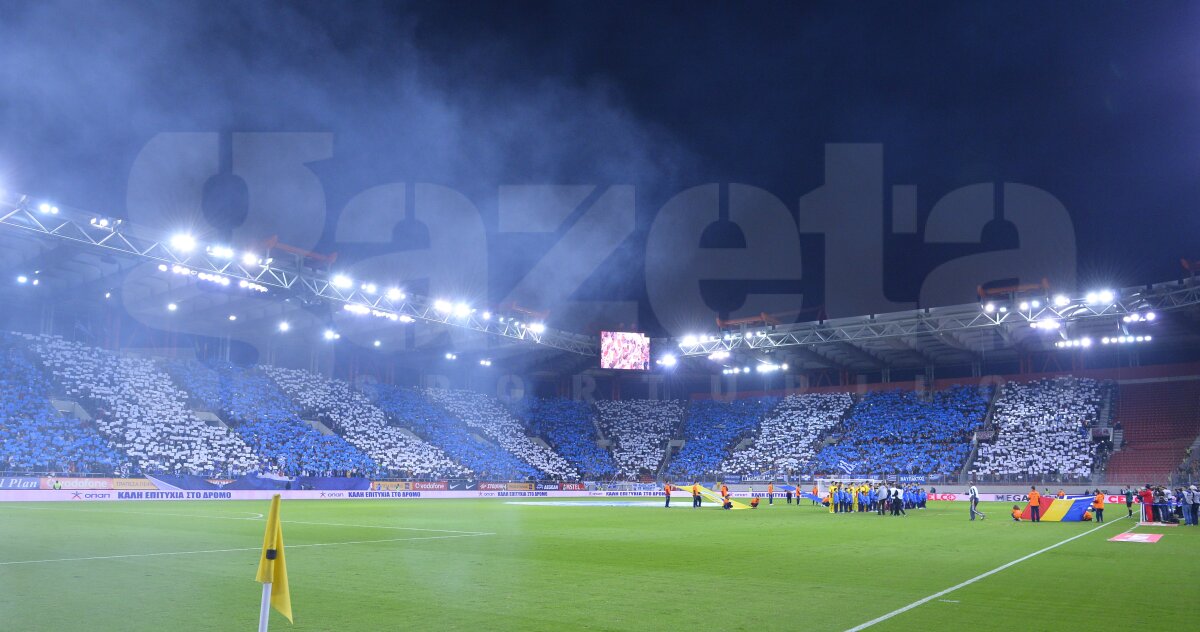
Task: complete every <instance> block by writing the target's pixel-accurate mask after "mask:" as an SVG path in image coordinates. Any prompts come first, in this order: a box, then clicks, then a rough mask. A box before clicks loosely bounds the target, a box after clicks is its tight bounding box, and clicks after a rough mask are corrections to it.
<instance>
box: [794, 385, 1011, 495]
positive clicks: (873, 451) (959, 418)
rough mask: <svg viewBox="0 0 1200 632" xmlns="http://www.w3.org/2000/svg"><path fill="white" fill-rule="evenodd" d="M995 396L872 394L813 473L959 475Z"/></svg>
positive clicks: (978, 391) (957, 391) (960, 389)
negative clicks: (845, 466)
mask: <svg viewBox="0 0 1200 632" xmlns="http://www.w3.org/2000/svg"><path fill="white" fill-rule="evenodd" d="M991 393H992V391H991V388H990V387H976V386H954V387H951V388H949V389H946V390H944V391H937V392H934V393H931V394H926V393H921V392H915V391H902V390H895V391H885V392H872V393H867V394H866V395H864V396H863V398H862V399H861V400H860V401H859V402H858V403H856V404H855V405H854V406H853V408H852V409H851V411H850V414H849V416H848V417H847V418H846V420H845V423H844V424H843V426H842V427H841V428H840V429H838V430H837V431H835V432H834V434H833V436H834V442H833V443H832V444H831V445H826V446H824V447H822V448H821V449H820V450H819V451H818V452H817V455H816V456H815V457H814V458H813V460H812V462H811V463H810V466H809V468H808V469H811V470H812V471H815V472H822V473H841V472H844V471H845V470H844V469H843V467H842V466H843V464H844V465H848V466H850V467H852V468H853V469H854V471H855V472H856V473H862V474H866V473H875V474H884V473H898V474H956V473H958V471H959V470H960V469H961V468H962V466H963V463H964V462H965V461H966V459H967V456H968V455H969V454H970V452H971V435H972V433H974V432H975V430H978V429H979V428H980V427H981V426H982V425H983V420H984V417H985V415H986V414H987V408H988V402H989V401H990V400H991Z"/></svg>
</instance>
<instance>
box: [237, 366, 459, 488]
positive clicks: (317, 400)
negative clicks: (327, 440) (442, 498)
mask: <svg viewBox="0 0 1200 632" xmlns="http://www.w3.org/2000/svg"><path fill="white" fill-rule="evenodd" d="M260 369H261V370H262V371H264V372H266V373H267V375H269V376H270V377H271V379H273V380H274V381H275V383H276V384H277V385H278V386H279V388H280V389H282V390H283V392H284V393H285V394H286V395H287V396H288V397H290V398H292V400H293V401H294V402H296V404H298V405H299V407H300V409H301V411H302V412H303V413H304V414H311V415H313V416H315V417H316V418H317V419H318V420H320V421H322V422H324V423H325V424H326V425H327V426H329V427H330V428H331V429H332V430H334V431H335V432H338V433H340V434H341V435H342V436H343V437H345V439H346V441H348V442H349V443H350V444H351V445H353V446H354V447H356V448H358V449H359V450H362V451H363V452H365V453H366V454H367V456H369V457H370V458H371V460H372V461H374V462H375V464H376V465H377V466H378V468H379V469H380V470H382V473H385V474H387V475H392V476H403V477H410V478H445V477H452V478H457V477H461V476H465V475H467V474H469V470H467V468H465V467H463V466H462V465H460V464H458V463H455V462H454V461H453V460H451V459H450V458H449V457H447V456H446V454H445V453H444V452H442V451H441V450H440V449H438V448H436V447H434V446H433V445H430V444H429V443H426V442H424V441H422V440H420V439H418V438H416V437H414V436H411V435H410V434H409V433H406V432H405V431H403V430H401V429H400V428H397V427H396V426H393V425H390V424H389V423H388V419H387V415H385V414H384V413H383V411H382V410H380V409H379V408H378V407H376V406H375V405H374V404H372V403H371V402H370V400H368V399H367V397H366V396H365V395H364V394H362V393H360V392H358V391H356V390H354V389H353V388H351V387H350V385H349V384H347V383H346V382H343V381H342V380H337V379H328V378H325V377H323V376H320V375H316V374H314V373H310V372H308V371H304V370H300V369H284V368H280V367H274V366H269V365H263V366H261V367H260Z"/></svg>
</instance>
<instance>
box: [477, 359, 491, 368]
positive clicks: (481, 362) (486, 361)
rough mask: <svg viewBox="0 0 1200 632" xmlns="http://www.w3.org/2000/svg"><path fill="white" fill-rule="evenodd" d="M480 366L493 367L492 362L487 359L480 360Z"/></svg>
mask: <svg viewBox="0 0 1200 632" xmlns="http://www.w3.org/2000/svg"><path fill="white" fill-rule="evenodd" d="M479 366H492V361H491V360H487V359H484V360H480V361H479Z"/></svg>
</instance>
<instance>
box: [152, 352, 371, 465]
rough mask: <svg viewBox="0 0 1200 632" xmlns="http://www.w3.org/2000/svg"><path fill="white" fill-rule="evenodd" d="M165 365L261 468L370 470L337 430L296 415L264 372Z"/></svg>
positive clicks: (193, 363)
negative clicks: (328, 431) (251, 452)
mask: <svg viewBox="0 0 1200 632" xmlns="http://www.w3.org/2000/svg"><path fill="white" fill-rule="evenodd" d="M167 366H168V371H169V372H170V373H171V375H173V376H174V377H175V378H176V379H177V380H178V381H179V383H180V384H181V385H183V386H184V387H185V388H186V389H187V390H188V392H190V393H191V394H192V396H193V397H195V398H196V399H198V400H199V401H200V402H201V403H203V404H204V405H205V406H206V407H207V408H208V409H209V410H212V411H214V412H219V413H220V414H221V415H222V416H223V418H224V420H225V421H226V422H227V423H229V424H230V426H231V427H232V428H233V429H234V430H235V431H236V432H237V433H238V435H240V436H241V437H242V440H243V441H245V442H246V443H247V444H248V445H249V446H250V447H251V448H252V449H253V450H254V452H255V453H256V454H258V455H259V456H260V457H262V459H263V462H262V467H263V468H264V469H265V470H268V471H273V472H278V473H280V474H286V475H289V476H298V475H304V476H334V475H341V476H349V475H358V476H371V475H375V474H378V473H379V471H378V466H376V465H375V463H374V462H373V461H371V459H370V458H369V457H367V456H366V455H365V454H363V453H362V452H361V451H359V450H358V449H357V448H355V447H354V446H352V445H350V444H349V443H347V442H346V441H345V440H344V439H342V438H341V437H339V436H337V435H332V434H330V435H326V434H322V433H321V432H320V431H318V430H317V429H316V428H314V427H312V426H311V425H309V424H308V423H306V422H304V421H303V420H301V419H300V414H299V412H300V411H299V408H298V407H297V406H296V404H295V403H294V402H293V401H292V400H290V399H288V398H287V397H286V396H285V395H284V394H283V393H282V392H281V391H280V390H279V389H278V387H276V386H275V384H274V383H273V382H272V381H271V380H270V379H269V378H267V377H266V376H265V375H263V374H261V373H259V372H257V371H254V370H252V369H246V368H242V367H238V366H234V365H232V364H230V363H228V362H215V363H212V364H211V365H206V364H202V363H200V362H197V361H194V360H192V361H174V362H170V363H169V364H168V365H167Z"/></svg>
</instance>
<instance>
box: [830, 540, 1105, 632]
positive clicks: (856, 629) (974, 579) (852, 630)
mask: <svg viewBox="0 0 1200 632" xmlns="http://www.w3.org/2000/svg"><path fill="white" fill-rule="evenodd" d="M1128 517H1129V516H1123V517H1121V518H1117V519H1116V520H1114V521H1112V522H1106V523H1104V524H1101V525H1096V526H1095V527H1092V528H1091V529H1088V530H1087V531H1084V532H1083V533H1080V534H1079V535H1073V536H1071V537H1069V538H1067V539H1066V540H1063V541H1062V542H1059V543H1057V544H1051V545H1050V546H1048V547H1046V548H1044V549H1042V550H1040V551H1034V552H1033V553H1030V554H1029V555H1026V556H1025V557H1022V558H1019V559H1015V560H1013V561H1011V562H1009V563H1007V564H1004V565H1002V566H997V567H996V568H993V569H992V570H990V571H988V572H986V573H983V574H981V575H976V576H975V577H972V578H971V579H968V580H967V581H965V582H963V583H961V584H957V585H954V586H951V587H949V588H947V589H946V590H943V591H941V592H937V593H934V594H932V595H929V596H928V597H925V598H924V599H919V600H917V601H914V602H912V603H910V604H908V605H907V606H904V607H903V608H898V609H896V610H893V611H891V612H889V613H887V614H885V615H883V616H881V617H876V618H874V619H871V620H870V621H867V622H866V623H863V624H862V625H857V626H855V627H853V628H850V629H849V630H846V632H859V630H865V629H867V628H869V627H871V626H873V625H875V624H876V623H883V622H884V621H887V620H888V619H891V618H892V617H894V616H896V615H898V614H904V613H905V612H908V611H909V610H912V609H913V608H916V607H917V606H919V605H921V604H925V603H929V602H930V601H933V600H934V599H937V598H938V597H943V596H945V595H948V594H950V593H952V592H954V591H956V590H958V589H959V588H964V587H966V586H970V585H971V584H974V583H975V582H977V581H979V580H981V579H985V578H987V577H991V576H992V575H995V574H996V573H999V572H1000V571H1002V570H1004V569H1006V568H1009V567H1010V566H1016V565H1017V564H1020V563H1021V562H1024V561H1025V560H1027V559H1029V558H1032V557H1037V556H1039V555H1041V554H1042V553H1045V552H1046V551H1050V550H1052V549H1057V548H1058V547H1060V546H1062V545H1064V544H1066V543H1068V542H1071V541H1073V540H1078V539H1079V538H1082V537H1083V536H1085V535H1087V534H1089V533H1092V532H1093V531H1096V530H1099V529H1103V528H1104V527H1107V526H1108V525H1110V524H1113V523H1116V522H1119V521H1121V520H1124V519H1125V518H1128Z"/></svg>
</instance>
